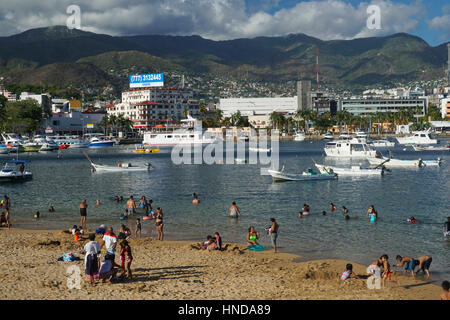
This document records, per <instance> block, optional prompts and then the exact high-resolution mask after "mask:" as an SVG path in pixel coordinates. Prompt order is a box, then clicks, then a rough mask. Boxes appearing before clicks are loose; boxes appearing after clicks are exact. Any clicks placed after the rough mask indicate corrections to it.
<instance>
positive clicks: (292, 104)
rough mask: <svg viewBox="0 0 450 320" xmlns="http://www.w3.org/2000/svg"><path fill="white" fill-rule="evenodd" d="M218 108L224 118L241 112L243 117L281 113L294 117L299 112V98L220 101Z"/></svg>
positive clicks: (230, 99) (231, 99) (229, 99)
mask: <svg viewBox="0 0 450 320" xmlns="http://www.w3.org/2000/svg"><path fill="white" fill-rule="evenodd" d="M218 108H219V109H220V110H222V112H223V116H224V117H231V116H232V115H233V114H234V113H236V112H237V111H239V112H240V113H241V115H243V116H252V115H269V114H271V113H272V112H280V113H285V114H291V115H294V114H295V113H296V112H297V108H298V104H297V96H295V97H283V98H228V99H220V101H219V106H218Z"/></svg>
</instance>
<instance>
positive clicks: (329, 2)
mask: <svg viewBox="0 0 450 320" xmlns="http://www.w3.org/2000/svg"><path fill="white" fill-rule="evenodd" d="M73 5H75V6H78V8H79V10H80V14H79V15H77V14H76V11H73V10H69V11H68V8H69V9H71V8H73ZM70 6H72V7H70ZM368 9H369V10H368ZM78 17H79V19H78ZM68 22H69V25H70V26H72V27H76V28H79V29H81V30H85V31H91V32H96V33H103V34H109V35H138V34H166V35H200V36H202V37H204V38H207V39H213V40H229V39H236V38H253V37H258V36H285V35H288V34H297V33H304V34H307V35H309V36H312V37H316V38H319V39H322V40H336V39H355V38H362V37H375V36H386V35H391V34H394V33H398V32H406V33H410V34H413V35H417V36H420V37H421V38H423V39H424V40H425V41H427V42H428V43H429V44H430V45H433V46H436V45H439V44H442V43H445V42H448V41H450V2H449V1H442V0H413V1H406V0H367V1H355V0H347V1H344V0H312V1H299V0H14V1H11V0H0V36H8V35H12V34H17V33H20V32H23V31H26V30H29V29H33V28H40V27H47V26H53V25H67V23H68Z"/></svg>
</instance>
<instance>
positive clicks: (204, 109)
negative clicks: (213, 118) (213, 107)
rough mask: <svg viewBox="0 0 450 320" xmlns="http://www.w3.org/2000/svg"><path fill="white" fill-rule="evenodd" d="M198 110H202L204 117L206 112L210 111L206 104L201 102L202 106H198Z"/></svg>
mask: <svg viewBox="0 0 450 320" xmlns="http://www.w3.org/2000/svg"><path fill="white" fill-rule="evenodd" d="M198 112H200V114H201V115H202V116H203V117H204V116H205V114H206V113H207V112H208V109H206V105H205V104H201V105H200V107H199V108H198Z"/></svg>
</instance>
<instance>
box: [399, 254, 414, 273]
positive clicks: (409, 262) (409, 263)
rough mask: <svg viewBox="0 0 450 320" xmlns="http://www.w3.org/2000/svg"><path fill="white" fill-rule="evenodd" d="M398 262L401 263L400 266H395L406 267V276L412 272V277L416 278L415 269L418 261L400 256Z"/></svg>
mask: <svg viewBox="0 0 450 320" xmlns="http://www.w3.org/2000/svg"><path fill="white" fill-rule="evenodd" d="M396 260H397V261H398V262H399V263H398V264H394V267H403V265H404V266H405V270H404V271H403V274H404V275H405V276H406V273H407V272H408V271H410V272H411V275H412V276H413V277H414V267H415V266H416V260H414V258H411V257H402V256H400V255H398V256H397V257H396Z"/></svg>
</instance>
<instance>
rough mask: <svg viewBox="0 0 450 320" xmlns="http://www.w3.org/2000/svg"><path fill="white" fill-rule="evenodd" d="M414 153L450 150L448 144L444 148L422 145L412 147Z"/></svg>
mask: <svg viewBox="0 0 450 320" xmlns="http://www.w3.org/2000/svg"><path fill="white" fill-rule="evenodd" d="M412 147H413V149H414V151H449V150H450V144H449V145H446V146H440V147H435V146H422V145H413V146H412Z"/></svg>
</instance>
